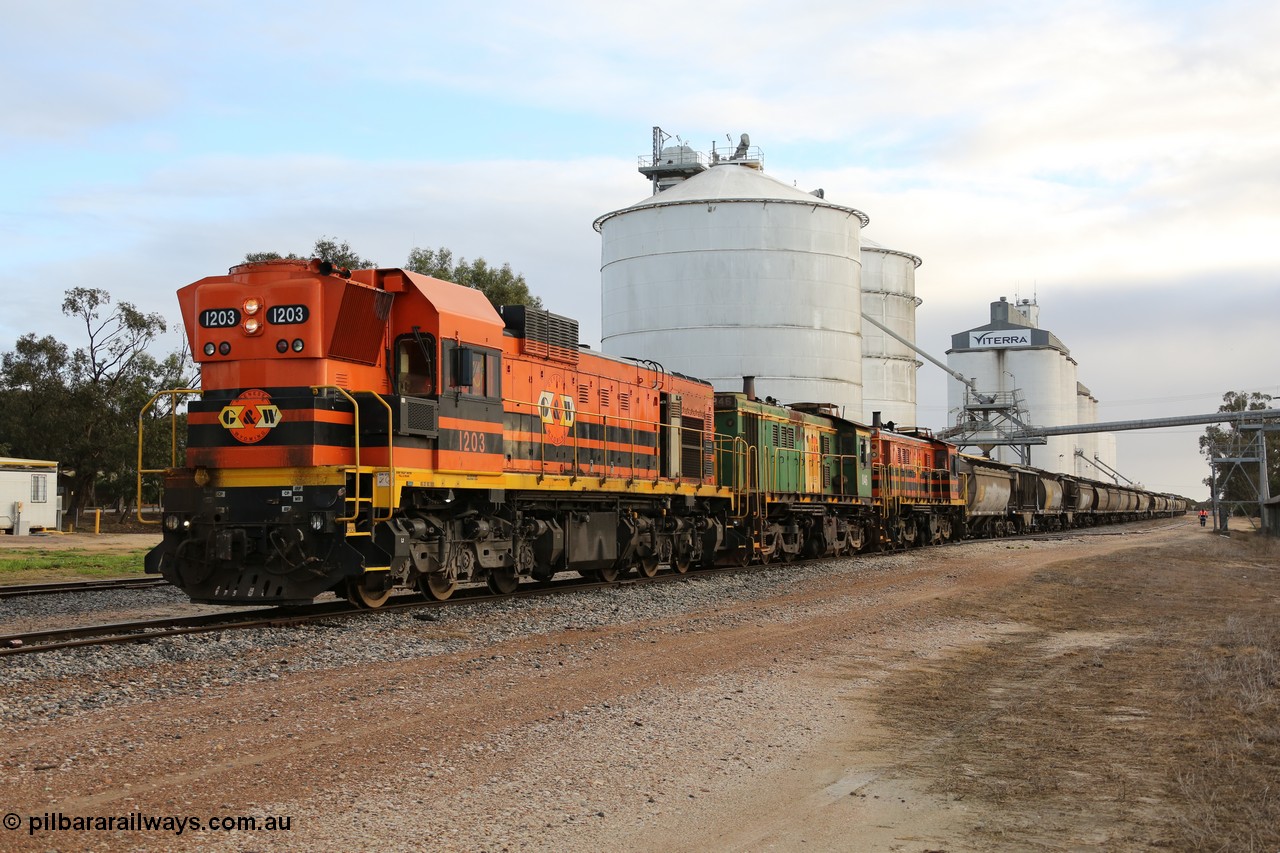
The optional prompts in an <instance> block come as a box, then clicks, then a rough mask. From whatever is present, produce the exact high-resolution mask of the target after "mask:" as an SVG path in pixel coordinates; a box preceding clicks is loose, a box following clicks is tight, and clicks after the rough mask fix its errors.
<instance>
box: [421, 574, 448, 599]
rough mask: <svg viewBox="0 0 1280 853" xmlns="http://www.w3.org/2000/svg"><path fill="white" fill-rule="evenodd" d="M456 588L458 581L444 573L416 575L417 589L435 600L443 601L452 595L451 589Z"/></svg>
mask: <svg viewBox="0 0 1280 853" xmlns="http://www.w3.org/2000/svg"><path fill="white" fill-rule="evenodd" d="M457 588H458V582H457V581H456V580H452V579H451V578H448V577H446V576H445V575H419V576H418V591H419V592H421V593H422V594H423V595H424V596H426V597H427V598H430V599H433V600H435V601H444V600H445V599H447V598H448V597H449V596H451V595H453V591H454V590H456V589H457Z"/></svg>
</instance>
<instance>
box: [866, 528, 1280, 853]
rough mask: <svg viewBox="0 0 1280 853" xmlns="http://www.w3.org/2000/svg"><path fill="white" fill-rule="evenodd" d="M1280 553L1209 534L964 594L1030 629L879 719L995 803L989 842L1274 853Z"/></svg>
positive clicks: (916, 680) (940, 774)
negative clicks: (983, 594)
mask: <svg viewBox="0 0 1280 853" xmlns="http://www.w3.org/2000/svg"><path fill="white" fill-rule="evenodd" d="M1278 555H1280V543H1276V542H1273V541H1268V540H1264V539H1262V538H1261V537H1255V536H1240V535H1236V536H1232V537H1231V538H1230V539H1224V538H1219V537H1216V536H1215V537H1210V536H1205V537H1204V538H1203V540H1200V539H1197V540H1195V541H1194V542H1192V543H1191V544H1189V545H1185V546H1179V547H1176V548H1167V549H1161V550H1157V551H1154V552H1149V553H1139V552H1135V553H1134V557H1133V559H1129V558H1128V557H1127V556H1126V557H1116V558H1112V559H1108V560H1107V561H1105V562H1103V563H1092V562H1089V561H1072V562H1065V563H1059V564H1055V565H1054V566H1052V567H1050V568H1048V569H1046V570H1043V571H1041V572H1039V573H1038V574H1036V575H1035V576H1033V577H1032V578H1031V579H1029V581H1028V582H1027V583H1024V584H1020V585H1018V586H1017V587H1014V588H1009V589H1007V590H1006V591H1005V592H1004V593H1003V594H1000V595H997V596H995V597H994V598H991V597H987V598H985V599H983V600H979V601H975V602H973V603H972V604H971V605H965V604H963V603H961V604H960V605H959V607H958V608H957V615H959V616H964V617H967V618H970V619H973V618H979V619H982V620H984V621H985V620H996V621H1001V622H1006V623H1016V624H1019V625H1023V626H1025V628H1024V630H1022V631H1017V632H1014V633H1011V634H1005V635H1002V636H995V637H991V638H989V639H987V640H985V641H983V642H979V643H976V644H974V645H972V646H968V647H966V648H958V649H956V650H954V651H953V652H952V653H951V654H949V655H947V656H945V657H944V658H942V659H939V660H935V661H931V662H929V663H928V664H925V665H923V666H920V667H917V668H915V669H913V670H912V671H909V672H904V673H903V674H902V675H901V677H899V678H897V679H895V680H894V681H893V682H891V683H890V684H889V685H887V688H886V690H885V691H884V693H883V694H882V696H881V702H880V706H881V709H882V713H883V714H884V716H885V717H886V719H887V720H888V721H891V728H896V730H897V732H899V733H902V734H909V736H910V737H911V738H912V739H913V740H914V741H915V742H916V743H917V744H918V745H921V746H923V747H924V749H923V752H924V755H923V757H922V760H921V761H920V763H919V766H918V767H917V769H918V770H920V771H922V772H924V773H927V774H929V775H931V776H932V777H933V778H934V780H935V783H936V787H937V789H939V790H942V791H946V792H948V793H950V794H951V795H952V796H953V797H955V798H956V799H958V800H962V801H967V802H970V803H973V804H974V805H975V806H976V805H977V804H978V803H985V804H987V806H988V807H994V812H995V814H996V816H995V817H991V818H989V819H987V820H985V821H983V824H982V825H981V827H980V828H978V829H977V830H976V833H975V838H974V839H972V840H974V841H976V842H977V843H978V847H979V848H980V849H982V848H983V845H984V844H992V845H994V846H995V847H996V848H1000V849H1020V850H1040V849H1044V850H1058V849H1074V848H1073V847H1072V846H1071V845H1072V844H1073V843H1077V844H1078V843H1081V842H1083V843H1084V845H1085V846H1092V847H1093V848H1095V849H1103V850H1143V849H1150V848H1153V847H1155V848H1171V849H1177V850H1196V851H1266V853H1277V851H1280V621H1278V620H1277V616H1278V615H1280V614H1278V612H1277V610H1278V608H1277V607H1276V602H1277V601H1280V568H1278V566H1280V559H1277V556H1278ZM973 605H977V606H973ZM1072 839H1074V841H1073V840H1072Z"/></svg>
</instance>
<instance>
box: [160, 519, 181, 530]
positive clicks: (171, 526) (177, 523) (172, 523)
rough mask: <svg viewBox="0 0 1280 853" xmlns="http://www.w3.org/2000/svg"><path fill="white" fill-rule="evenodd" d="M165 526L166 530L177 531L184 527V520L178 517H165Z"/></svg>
mask: <svg viewBox="0 0 1280 853" xmlns="http://www.w3.org/2000/svg"><path fill="white" fill-rule="evenodd" d="M164 526H165V529H166V530H177V529H178V528H179V527H181V526H182V519H181V518H178V516H176V515H166V516H165V517H164Z"/></svg>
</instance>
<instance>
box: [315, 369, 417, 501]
mask: <svg viewBox="0 0 1280 853" xmlns="http://www.w3.org/2000/svg"><path fill="white" fill-rule="evenodd" d="M321 391H337V392H338V393H339V394H341V395H342V396H343V397H346V398H347V402H349V403H350V404H351V413H352V414H351V416H352V429H353V430H354V433H355V437H354V442H355V443H354V449H355V456H356V459H355V465H354V466H352V468H353V470H354V471H355V486H356V489H355V491H356V494H355V497H354V498H350V499H349V500H351V506H352V514H351V515H350V516H341V517H338V518H335V519H334V521H341V522H344V523H345V522H348V521H355V520H356V519H357V518H359V517H360V469H361V468H362V467H363V466H361V464H360V404H359V403H358V402H356V398H355V397H353V396H351V394H349V393H348V392H347V389H345V388H342V387H340V386H337V385H312V386H311V393H312V395H313V396H314V395H316V394H319V393H320V392H321ZM357 393H360V392H357ZM365 393H372V392H365ZM373 397H374V399H376V400H377V401H378V402H379V403H381V404H382V407H383V408H384V409H386V410H387V514H386V515H384V516H379V515H378V514H377V511H376V507H375V511H374V515H373V520H374V521H375V522H379V521H387V520H389V519H390V518H391V516H392V515H394V514H395V506H394V503H395V501H394V498H395V488H396V461H395V429H394V427H395V413H394V412H393V411H392V410H391V404H390V403H388V402H387V401H386V400H384V399H383V398H382V395H381V394H373ZM377 487H378V477H377V471H376V469H375V470H374V478H373V486H372V488H373V489H375V490H376V489H377ZM369 500H371V501H372V500H373V497H372V495H371V496H370V498H369Z"/></svg>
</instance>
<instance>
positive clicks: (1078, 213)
mask: <svg viewBox="0 0 1280 853" xmlns="http://www.w3.org/2000/svg"><path fill="white" fill-rule="evenodd" d="M0 14H2V15H3V20H4V21H5V26H4V27H3V28H2V29H0V256H3V257H4V258H5V261H6V269H5V272H6V275H5V282H4V284H3V285H2V286H0V292H2V293H3V301H2V302H0V351H8V350H10V349H12V347H13V345H14V343H15V342H16V340H17V338H18V337H19V336H21V335H23V334H26V333H36V334H40V335H43V334H54V335H56V336H59V337H61V338H62V339H63V340H65V341H68V342H70V343H76V342H77V341H79V340H80V337H78V336H82V330H80V329H78V328H77V326H76V324H75V323H74V322H72V321H71V320H69V319H68V318H66V317H64V316H62V314H61V312H60V306H61V301H62V296H63V292H64V291H65V290H67V289H68V288H70V287H76V286H85V287H101V288H105V289H106V290H108V291H109V292H110V293H111V294H112V295H113V297H114V298H115V299H116V300H123V301H128V302H132V303H133V304H134V305H136V306H137V307H138V308H140V309H142V310H144V311H148V312H150V311H156V312H160V313H162V314H164V315H165V316H166V317H167V318H169V320H170V323H171V330H173V329H176V327H177V323H178V319H179V314H178V308H177V302H176V300H175V298H174V292H175V291H176V290H177V289H178V288H179V287H181V286H183V285H185V284H188V283H190V282H192V281H195V280H197V279H200V278H203V277H204V276H207V275H217V274H221V273H223V272H225V270H226V269H227V268H228V267H230V266H232V265H234V264H235V263H237V262H238V261H239V260H241V259H242V258H243V256H244V254H245V253H246V252H253V251H278V252H281V253H287V252H297V253H299V254H305V253H307V252H308V251H309V250H310V248H311V246H312V245H313V243H314V242H315V240H316V238H317V237H320V236H331V237H335V238H337V239H339V240H346V241H348V242H349V243H350V244H351V246H352V248H353V249H355V250H356V251H357V252H358V253H360V254H361V255H363V256H364V257H366V258H370V259H372V260H374V261H376V262H377V263H379V264H381V265H383V266H396V265H399V264H402V263H404V261H405V258H406V257H407V256H408V254H409V252H410V250H411V249H413V248H414V247H423V248H439V247H448V248H450V249H452V250H453V252H454V253H455V255H456V256H462V257H466V258H468V259H474V258H477V257H483V258H485V259H486V260H487V261H489V262H490V263H492V264H502V263H510V264H511V266H512V268H513V269H514V270H515V271H516V272H519V273H521V274H523V275H524V276H525V278H526V280H527V281H528V283H529V286H530V289H531V290H532V291H533V292H534V293H536V294H537V295H539V296H541V297H542V299H543V301H544V303H545V304H546V306H547V307H548V308H550V309H551V310H553V311H556V312H558V313H562V314H567V315H569V316H572V317H574V318H576V319H578V320H579V322H580V324H581V330H582V339H583V340H584V342H588V343H591V344H593V345H595V346H598V345H599V343H600V341H599V335H600V316H599V304H600V236H599V234H597V233H596V232H595V231H594V230H593V228H592V222H593V220H595V219H596V218H597V217H598V216H600V215H601V214H603V213H606V212H609V211H612V210H616V209H619V208H623V207H627V206H629V205H631V204H634V203H636V202H639V201H642V200H643V199H645V198H647V197H648V195H649V184H648V182H647V180H646V179H644V178H643V177H642V176H640V175H639V173H638V172H637V171H636V166H637V158H638V157H640V156H643V155H647V154H648V153H649V151H650V147H651V128H652V127H653V126H661V127H662V128H663V129H664V130H665V131H666V132H668V133H671V134H674V135H678V136H679V137H680V139H681V140H683V141H686V142H688V143H689V144H690V145H691V146H692V147H693V148H695V149H696V150H698V151H703V152H706V151H709V150H710V148H711V145H712V143H716V144H720V145H721V147H722V148H723V147H724V143H725V142H726V139H727V138H728V139H732V141H733V142H735V143H736V141H737V139H738V136H739V135H740V134H741V133H743V132H746V133H749V134H750V135H751V140H752V144H753V145H755V146H758V147H759V149H760V151H761V152H762V155H763V159H764V168H765V171H766V173H767V174H769V175H771V176H772V177H775V178H778V179H779V180H783V181H786V182H789V183H792V184H793V185H795V186H797V187H799V188H801V189H803V190H806V191H808V190H811V189H814V188H818V187H821V188H823V189H824V190H825V192H826V198H827V200H828V201H830V202H832V203H835V204H840V205H846V206H850V207H854V208H857V209H858V210H861V211H864V212H866V213H867V214H868V215H869V216H870V219H871V224H870V225H869V226H868V227H867V228H866V229H865V230H864V232H863V234H864V236H865V237H868V238H870V239H874V240H876V241H877V242H879V243H881V244H882V245H884V246H887V247H889V248H893V249H899V250H902V251H907V252H910V253H912V254H915V255H918V256H919V257H921V258H922V259H923V262H924V263H923V265H922V266H921V267H920V269H919V270H918V271H917V275H916V290H917V295H918V296H919V297H920V298H921V299H922V300H923V303H922V305H921V307H920V309H919V311H918V314H917V343H918V344H919V345H920V346H922V347H923V348H925V349H926V350H929V351H930V352H931V353H932V354H934V355H935V356H936V357H939V358H944V357H945V351H946V349H947V347H948V346H949V344H950V335H952V334H953V333H956V332H960V331H964V330H966V329H969V328H972V327H975V326H979V325H982V324H984V323H986V322H987V321H988V319H989V309H988V305H989V303H990V302H992V301H995V300H997V299H999V298H1000V297H1001V296H1008V297H1009V298H1010V299H1013V298H1014V297H1015V296H1016V297H1022V298H1032V297H1034V298H1035V299H1036V300H1037V301H1038V303H1039V305H1040V324H1041V326H1042V327H1043V328H1046V329H1049V330H1050V331H1052V332H1053V333H1054V334H1055V335H1057V336H1058V337H1059V338H1060V339H1061V340H1062V341H1063V342H1064V343H1065V344H1066V345H1067V346H1068V347H1069V348H1070V350H1071V356H1072V358H1073V359H1075V360H1076V361H1077V362H1078V364H1079V368H1078V371H1079V379H1080V381H1081V382H1082V383H1083V384H1085V385H1086V386H1088V387H1089V388H1090V390H1091V391H1092V392H1093V394H1094V396H1095V397H1097V398H1098V400H1099V411H1098V417H1099V420H1103V421H1110V420H1135V419H1140V418H1160V417H1172V416H1176V415H1184V414H1199V413H1206V412H1213V411H1216V410H1217V407H1218V405H1219V403H1220V402H1221V399H1222V395H1223V393H1224V392H1226V391H1229V390H1249V391H1261V392H1264V393H1269V394H1273V395H1276V396H1277V397H1278V398H1280V372H1277V370H1276V369H1275V363H1276V358H1275V353H1276V344H1275V341H1276V338H1277V332H1278V331H1280V51H1276V50H1275V47H1274V46H1275V45H1276V44H1278V43H1280V5H1277V4H1275V3H1274V2H1272V3H1267V2H1252V0H1247V1H1246V0H1215V2H1176V0H1174V1H1173V2H1170V0H1165V2H1134V1H1133V0H1116V2H1071V0H1057V2H1052V3H1049V2H1036V0H1030V1H1029V2H966V3H963V4H958V3H952V2H932V0H925V1H924V2H913V0H900V2H896V3H891V4H890V3H882V2H863V0H854V2H846V3H831V2H829V0H823V2H808V0H791V2H787V3H781V2H777V3H774V2H752V0H739V2H735V3H733V4H727V5H726V4H679V5H665V6H664V5H661V4H659V5H657V6H654V5H653V4H643V5H642V4H639V3H619V4H605V3H598V2H594V1H593V2H576V0H564V2H536V0H524V1H523V2H508V0H490V2H486V3H484V4H464V3H456V2H454V3H447V4H445V3H437V2H384V1H383V0H366V2H363V3H360V4H354V3H335V2H322V0H320V1H318V0H309V2H305V3H302V2H287V0H286V2H272V3H262V2H254V3H246V2H236V0H219V2H216V3H214V2H200V0H188V2H184V3H172V2H168V0H165V2H128V0H119V2H112V3H101V2H96V0H93V1H92V2H91V1H90V0H50V2H47V3H39V4H37V3H29V2H18V0H0ZM164 343H165V345H166V346H168V347H170V348H172V347H173V346H176V332H171V334H170V335H169V336H168V337H167V338H166V340H165V342H164ZM918 414H919V421H920V423H921V424H922V425H924V426H931V427H934V428H942V427H944V426H947V425H948V424H949V423H950V422H951V416H949V415H948V412H947V400H946V377H945V376H944V374H943V373H942V372H941V371H940V370H939V369H937V368H936V367H933V366H932V365H929V364H926V365H925V366H924V367H922V368H921V369H920V371H919V374H918ZM1202 432H1203V427H1180V428H1173V429H1164V430H1158V431H1146V432H1128V433H1119V434H1118V435H1117V441H1118V449H1117V457H1118V465H1117V467H1118V469H1119V470H1120V472H1121V473H1122V474H1124V475H1125V476H1126V477H1128V478H1130V479H1133V480H1135V481H1138V482H1141V483H1143V484H1144V485H1146V486H1147V487H1148V488H1151V489H1155V490H1160V491H1171V492H1177V493H1180V494H1184V495H1187V496H1190V497H1193V498H1197V499H1200V498H1203V497H1205V496H1206V494H1207V489H1206V488H1205V487H1204V486H1203V485H1201V480H1202V479H1203V478H1204V477H1205V476H1207V474H1208V467H1207V464H1206V463H1205V461H1204V460H1203V458H1202V457H1200V456H1199V455H1198V451H1197V443H1196V439H1197V437H1198V436H1199V435H1200V434H1202Z"/></svg>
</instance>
